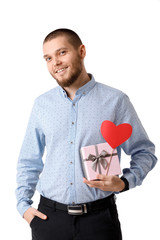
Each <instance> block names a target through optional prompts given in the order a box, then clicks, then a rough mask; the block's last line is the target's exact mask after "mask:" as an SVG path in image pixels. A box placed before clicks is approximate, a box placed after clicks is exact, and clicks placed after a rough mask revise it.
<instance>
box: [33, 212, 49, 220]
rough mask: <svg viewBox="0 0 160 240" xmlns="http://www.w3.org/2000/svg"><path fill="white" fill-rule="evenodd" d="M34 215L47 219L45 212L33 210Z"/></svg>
mask: <svg viewBox="0 0 160 240" xmlns="http://www.w3.org/2000/svg"><path fill="white" fill-rule="evenodd" d="M34 215H35V216H37V217H39V218H41V219H43V220H45V219H47V216H46V215H45V214H43V213H41V212H40V211H38V210H36V211H35V213H34Z"/></svg>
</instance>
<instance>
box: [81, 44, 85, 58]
mask: <svg viewBox="0 0 160 240" xmlns="http://www.w3.org/2000/svg"><path fill="white" fill-rule="evenodd" d="M80 56H81V58H82V59H84V58H85V56H86V48H85V46H84V45H81V46H80Z"/></svg>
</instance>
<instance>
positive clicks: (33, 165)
mask: <svg viewBox="0 0 160 240" xmlns="http://www.w3.org/2000/svg"><path fill="white" fill-rule="evenodd" d="M44 148H45V135H44V134H43V131H42V129H41V126H40V122H39V118H38V107H37V102H36V101H35V103H34V106H33V108H32V112H31V115H30V119H29V122H28V126H27V130H26V134H25V137H24V140H23V144H22V147H21V151H20V154H19V159H18V164H17V189H16V198H17V209H18V211H19V213H20V214H21V215H22V216H23V214H24V212H25V211H26V210H27V209H28V208H29V207H31V204H32V203H33V201H32V200H31V198H32V196H33V194H34V192H35V189H36V185H37V182H38V179H39V174H40V173H41V172H42V169H43V161H42V156H43V153H44Z"/></svg>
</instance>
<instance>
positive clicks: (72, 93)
mask: <svg viewBox="0 0 160 240" xmlns="http://www.w3.org/2000/svg"><path fill="white" fill-rule="evenodd" d="M89 81H90V77H89V75H88V74H87V72H85V73H82V74H81V75H80V76H79V77H78V78H77V81H75V82H74V83H73V84H72V85H71V86H70V87H64V89H65V91H66V92H67V95H68V97H69V98H70V99H71V100H73V99H74V96H75V93H76V91H77V90H78V89H79V88H80V87H82V86H83V85H85V84H86V83H87V82H89Z"/></svg>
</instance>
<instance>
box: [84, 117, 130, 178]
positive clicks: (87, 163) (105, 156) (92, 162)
mask: <svg viewBox="0 0 160 240" xmlns="http://www.w3.org/2000/svg"><path fill="white" fill-rule="evenodd" d="M101 133H102V136H103V137H104V139H105V140H106V141H107V142H106V143H100V144H97V145H91V146H85V147H82V148H81V150H80V152H81V156H82V165H83V169H84V175H85V177H86V178H87V179H88V180H96V176H97V174H103V175H107V176H110V175H119V174H120V173H121V169H120V163H119V158H118V154H117V149H116V147H118V146H119V145H120V144H122V143H123V142H124V141H126V140H127V139H128V138H129V137H130V136H131V134H132V127H131V125H130V124H127V123H124V124H120V125H119V126H116V125H115V124H114V123H112V122H110V121H107V120H106V121H104V122H103V123H102V125H101Z"/></svg>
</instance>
